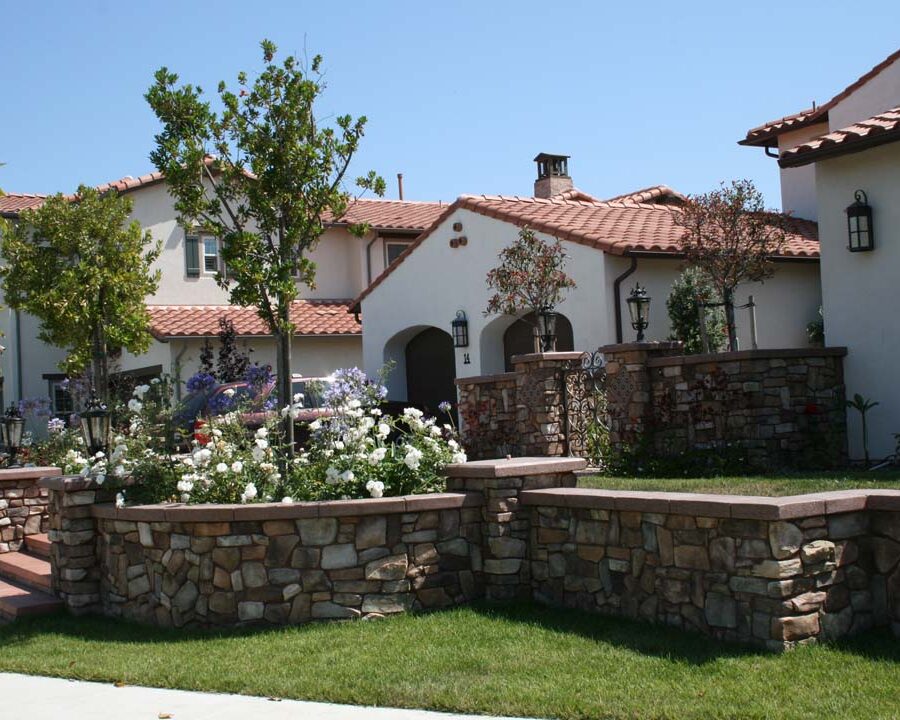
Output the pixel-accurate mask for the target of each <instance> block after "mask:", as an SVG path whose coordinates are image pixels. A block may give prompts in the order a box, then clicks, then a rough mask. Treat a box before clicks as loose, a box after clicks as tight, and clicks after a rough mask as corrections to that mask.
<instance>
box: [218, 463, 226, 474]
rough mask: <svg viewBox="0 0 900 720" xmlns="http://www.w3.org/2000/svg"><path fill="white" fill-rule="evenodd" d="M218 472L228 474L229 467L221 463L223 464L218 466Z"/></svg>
mask: <svg viewBox="0 0 900 720" xmlns="http://www.w3.org/2000/svg"><path fill="white" fill-rule="evenodd" d="M216 472H218V473H227V472H228V466H227V465H226V464H225V463H221V462H220V463H219V464H218V465H216Z"/></svg>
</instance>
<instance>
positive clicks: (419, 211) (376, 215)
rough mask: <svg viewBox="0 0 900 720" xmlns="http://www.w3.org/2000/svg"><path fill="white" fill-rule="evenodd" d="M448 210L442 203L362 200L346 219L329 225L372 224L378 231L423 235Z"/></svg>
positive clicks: (327, 219) (352, 206)
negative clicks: (419, 233) (414, 232)
mask: <svg viewBox="0 0 900 720" xmlns="http://www.w3.org/2000/svg"><path fill="white" fill-rule="evenodd" d="M446 209H447V205H446V204H445V203H440V202H417V201H411V200H381V199H367V198H361V199H359V200H356V201H354V202H352V203H351V204H350V206H349V207H348V208H347V212H345V213H344V215H343V216H342V217H340V218H339V219H337V220H335V219H332V218H330V217H328V218H326V221H325V222H326V224H327V225H333V226H344V225H356V224H359V223H368V224H369V225H370V226H371V227H372V229H374V230H398V231H411V230H416V231H419V232H421V231H422V230H424V229H425V228H427V227H430V226H431V224H432V223H433V222H434V221H435V220H436V219H437V218H438V217H439V216H440V214H441V213H442V212H444V210H446Z"/></svg>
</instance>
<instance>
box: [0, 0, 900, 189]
mask: <svg viewBox="0 0 900 720" xmlns="http://www.w3.org/2000/svg"><path fill="white" fill-rule="evenodd" d="M3 5H4V6H5V7H4V8H3V18H4V30H3V41H2V44H0V63H2V67H3V70H4V73H3V75H4V81H5V82H4V86H5V87H6V90H5V92H4V103H3V105H2V109H0V162H5V163H7V164H6V166H5V167H0V187H2V188H3V189H4V190H6V191H20V192H56V191H71V190H73V189H74V188H75V187H76V186H77V185H78V183H80V182H85V183H91V184H96V183H101V182H105V181H108V180H112V179H115V178H119V177H121V176H124V175H139V174H142V173H145V172H149V171H151V170H152V169H153V168H152V166H151V163H150V161H149V159H148V153H149V152H150V150H151V148H152V146H153V134H154V132H155V131H156V128H157V126H156V121H155V118H154V116H153V114H152V113H151V111H150V109H149V107H148V106H147V105H146V102H145V101H144V99H143V93H144V92H145V91H146V89H147V87H148V86H149V85H150V83H151V81H152V76H153V72H154V71H155V70H156V69H157V68H158V67H159V66H161V65H166V66H168V67H169V68H170V69H172V70H174V71H176V72H178V73H179V74H180V75H181V77H182V79H183V80H184V81H189V82H193V83H195V84H199V85H201V86H202V87H204V89H206V90H207V91H214V90H215V87H216V85H217V83H218V81H219V80H221V79H225V80H227V81H229V82H230V83H231V84H232V85H233V84H234V78H235V76H236V74H237V72H238V71H239V70H242V69H245V70H247V71H249V72H251V73H252V72H253V71H255V70H258V69H259V68H260V67H261V64H262V61H261V57H260V52H259V47H258V43H259V40H260V39H262V38H264V37H267V38H270V39H272V40H274V41H275V42H276V43H277V44H278V46H279V49H280V50H281V51H282V52H284V53H288V52H291V53H302V52H303V50H304V47H306V48H307V50H308V52H309V54H310V55H312V54H315V53H321V54H322V55H323V56H324V57H325V67H326V70H327V81H328V84H329V88H328V90H327V92H326V95H325V97H324V99H323V101H322V103H321V107H320V115H322V116H326V115H329V114H334V113H351V114H354V115H357V114H365V115H367V116H368V117H369V130H368V133H367V136H366V138H365V140H364V143H363V146H362V151H361V154H360V156H359V159H358V161H357V163H356V167H355V170H356V171H358V172H362V171H365V170H368V169H370V168H371V169H375V170H377V171H378V172H380V173H381V174H382V175H383V176H384V177H385V179H386V180H387V181H388V187H389V193H388V196H390V197H393V196H396V174H397V173H398V172H402V173H403V174H404V184H405V189H406V197H407V198H408V199H422V200H437V199H443V200H452V199H453V198H455V197H456V196H458V195H460V194H462V193H503V194H520V195H530V194H531V191H532V183H533V180H534V166H533V163H532V162H531V160H532V158H533V156H534V155H535V154H536V153H537V152H540V151H549V152H560V153H565V154H568V155H571V156H572V160H571V161H570V166H569V169H570V174H571V175H572V177H573V178H574V180H575V184H576V185H577V186H578V187H580V188H581V189H583V190H585V191H587V192H590V193H592V194H595V195H598V196H600V197H608V196H612V195H616V194H620V193H624V192H627V191H630V190H634V189H637V188H640V187H644V186H647V185H655V184H659V183H665V184H667V185H670V186H672V187H674V188H676V189H678V190H680V191H682V192H686V193H696V192H703V191H705V190H707V189H710V188H712V187H713V186H715V185H716V184H717V183H718V182H719V181H721V180H727V179H730V178H735V177H749V178H752V179H753V180H754V181H755V182H756V183H757V184H758V186H759V187H760V188H761V189H762V190H763V192H764V193H765V194H766V197H767V200H768V201H769V204H770V205H777V204H778V201H779V194H778V178H777V170H776V166H775V161H774V160H771V159H769V158H766V157H765V156H764V155H763V152H762V151H761V150H757V149H751V148H743V147H739V146H737V145H736V144H735V142H736V141H737V140H738V139H739V138H741V137H743V135H744V133H745V132H746V130H747V129H749V128H750V127H752V126H755V125H757V124H759V123H761V122H764V121H766V120H770V119H772V118H775V117H780V116H782V115H785V114H789V113H792V112H795V111H797V110H800V109H803V108H804V107H807V106H809V104H810V103H811V101H812V100H816V101H818V102H819V103H822V102H825V101H826V100H828V99H829V98H830V97H831V96H832V95H834V94H835V93H837V92H838V91H840V90H841V89H843V88H844V87H845V86H846V85H847V84H849V83H850V82H851V81H853V80H854V79H856V77H858V76H859V75H861V74H862V73H864V72H866V71H867V70H869V69H870V68H871V67H872V66H873V65H875V64H876V63H878V62H879V61H880V60H882V59H883V58H884V57H886V56H887V55H888V54H890V53H891V52H893V51H894V50H895V49H896V47H897V46H896V43H897V35H896V28H897V27H898V21H900V4H898V3H896V0H893V1H892V2H882V1H881V0H869V2H867V3H865V4H859V5H855V6H848V5H847V4H846V2H840V3H838V2H832V1H831V0H819V1H818V2H805V1H803V2H795V1H789V2H784V3H780V4H778V5H777V6H773V5H771V4H760V3H740V4H738V3H734V2H722V0H719V1H717V2H690V1H688V2H682V3H673V2H652V1H649V2H648V1H647V0H645V1H644V2H632V3H612V2H601V1H600V0H597V1H595V2H574V1H572V2H567V1H566V0H545V1H544V2H532V1H531V0H528V1H525V0H520V1H519V2H506V1H494V0H480V2H469V1H459V2H454V1H452V0H442V1H441V2H433V3H431V2H423V1H422V0H419V1H418V2H391V1H390V0H382V1H381V2H354V1H352V0H351V1H347V2H341V3H337V2H321V1H319V2H308V1H306V0H302V1H300V0H298V1H296V2H279V1H277V0H267V1H266V2H247V1H246V0H244V1H243V2H236V1H233V0H218V1H217V2H191V1H188V0H182V2H164V1H160V0H154V1H153V2H137V3H123V2H118V1H117V2H113V1H112V0H109V1H103V2H99V1H97V0H83V2H79V3H72V2H59V1H55V0H54V1H49V2H48V1H44V2H40V3H13V2H6V3H3Z"/></svg>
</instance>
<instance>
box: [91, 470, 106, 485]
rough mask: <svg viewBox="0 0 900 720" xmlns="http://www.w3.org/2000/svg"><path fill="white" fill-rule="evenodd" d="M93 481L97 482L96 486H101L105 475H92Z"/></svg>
mask: <svg viewBox="0 0 900 720" xmlns="http://www.w3.org/2000/svg"><path fill="white" fill-rule="evenodd" d="M94 480H96V481H97V484H98V485H102V484H103V483H105V482H106V475H104V474H103V473H97V474H96V475H94Z"/></svg>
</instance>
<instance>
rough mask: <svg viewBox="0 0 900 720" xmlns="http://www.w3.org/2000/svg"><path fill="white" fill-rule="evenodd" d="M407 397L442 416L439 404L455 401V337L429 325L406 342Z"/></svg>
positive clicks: (408, 399)
mask: <svg viewBox="0 0 900 720" xmlns="http://www.w3.org/2000/svg"><path fill="white" fill-rule="evenodd" d="M405 359H406V399H407V401H408V402H409V404H410V405H413V406H415V407H418V408H421V409H422V410H424V411H425V412H427V413H428V414H429V415H434V416H437V417H439V416H440V412H439V410H438V405H439V404H440V403H442V402H444V401H449V402H451V403H453V404H454V405H456V384H455V380H456V358H455V355H454V351H453V338H451V337H450V334H449V333H447V332H444V331H443V330H440V329H438V328H436V327H430V328H426V329H425V330H422V331H421V332H420V333H418V334H417V335H415V336H414V337H413V338H411V339H410V341H409V342H408V343H407V344H406V352H405Z"/></svg>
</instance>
